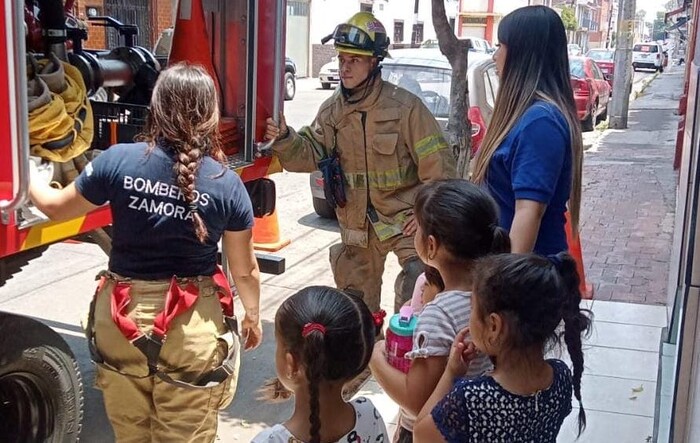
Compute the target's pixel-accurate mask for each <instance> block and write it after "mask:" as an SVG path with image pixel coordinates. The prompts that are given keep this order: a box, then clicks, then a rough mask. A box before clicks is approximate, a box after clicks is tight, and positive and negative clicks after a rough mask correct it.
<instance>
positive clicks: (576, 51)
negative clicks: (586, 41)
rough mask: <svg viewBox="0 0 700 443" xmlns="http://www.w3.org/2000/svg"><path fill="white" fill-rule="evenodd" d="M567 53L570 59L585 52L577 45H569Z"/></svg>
mask: <svg viewBox="0 0 700 443" xmlns="http://www.w3.org/2000/svg"><path fill="white" fill-rule="evenodd" d="M566 48H567V51H568V52H569V57H578V56H580V55H581V54H582V53H583V50H582V49H581V47H580V46H579V45H577V44H576V43H569V44H568V45H566Z"/></svg>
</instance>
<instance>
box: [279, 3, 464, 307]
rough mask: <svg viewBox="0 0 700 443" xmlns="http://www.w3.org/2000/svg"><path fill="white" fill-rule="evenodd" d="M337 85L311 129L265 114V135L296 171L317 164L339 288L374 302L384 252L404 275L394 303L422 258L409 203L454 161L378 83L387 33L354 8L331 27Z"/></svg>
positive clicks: (437, 131) (418, 105)
mask: <svg viewBox="0 0 700 443" xmlns="http://www.w3.org/2000/svg"><path fill="white" fill-rule="evenodd" d="M331 39H332V40H334V44H335V48H336V50H337V51H338V63H339V73H340V79H341V85H340V87H339V88H338V89H337V90H336V91H335V93H334V94H333V95H332V96H331V97H330V98H328V99H327V100H326V101H325V102H324V103H323V104H322V105H321V108H320V109H319V111H318V114H317V116H316V119H315V120H314V121H313V122H312V123H311V125H309V126H304V127H302V128H301V129H299V130H298V131H295V130H294V129H293V128H290V127H288V126H287V125H286V123H285V119H284V116H283V115H281V116H280V117H279V122H275V121H273V119H268V121H267V131H266V138H267V139H268V140H273V139H274V140H275V142H274V143H273V145H272V149H273V151H274V152H275V153H276V154H277V155H278V157H279V159H280V161H281V163H282V166H283V167H284V168H285V169H287V170H288V171H293V172H312V171H315V170H317V169H320V170H321V171H322V172H323V175H324V184H325V188H324V191H325V195H326V199H327V200H328V201H329V202H330V203H332V204H334V205H335V211H336V214H337V216H338V221H339V222H340V235H341V243H339V244H335V245H333V246H331V248H330V262H331V269H332V270H333V276H334V278H335V282H336V284H337V286H338V288H339V289H341V290H346V291H348V292H354V293H356V294H358V295H360V296H361V297H362V298H363V299H364V301H365V303H367V305H368V306H369V308H370V309H371V310H372V311H375V312H376V311H378V310H379V306H380V297H381V285H382V274H383V273H384V263H385V260H386V256H387V254H388V253H389V252H394V253H395V254H396V256H397V257H398V259H399V263H400V265H401V267H402V271H401V273H400V274H399V276H398V278H397V280H396V285H395V291H396V298H395V304H394V307H395V309H397V310H398V308H399V307H400V306H401V305H402V304H403V303H404V302H405V301H406V300H408V299H409V298H410V297H411V294H412V292H413V286H414V284H415V281H416V278H417V277H418V275H420V273H421V272H423V267H424V265H423V263H422V262H421V260H420V259H419V258H418V255H417V254H416V250H415V246H414V243H413V241H414V240H413V239H414V235H415V232H416V224H415V221H414V217H413V204H414V199H415V196H416V193H417V191H418V189H419V187H420V185H421V183H423V182H426V181H430V180H436V179H441V178H449V177H453V176H454V175H455V159H454V157H453V154H452V152H451V149H449V147H448V145H447V143H446V142H445V140H444V138H443V136H442V131H441V128H440V126H439V125H438V123H437V121H436V120H435V118H434V117H433V115H432V114H431V113H430V111H428V109H427V108H426V107H425V105H424V104H423V102H422V101H421V100H420V98H418V97H416V96H415V95H413V94H411V93H410V92H408V91H406V90H404V89H401V88H399V87H397V86H395V85H394V84H392V83H389V82H386V81H384V80H382V77H381V65H380V62H381V61H382V59H384V57H386V56H387V55H388V48H389V38H388V37H387V33H386V29H385V28H384V26H383V25H382V23H381V22H380V21H379V20H377V19H376V18H375V17H374V15H372V14H371V13H369V12H360V13H357V14H355V15H354V16H352V18H350V20H348V21H347V22H346V23H342V24H340V25H338V26H337V27H336V28H335V31H334V32H333V34H330V35H329V36H328V37H326V38H324V39H323V41H322V42H323V43H325V42H327V41H329V40H331Z"/></svg>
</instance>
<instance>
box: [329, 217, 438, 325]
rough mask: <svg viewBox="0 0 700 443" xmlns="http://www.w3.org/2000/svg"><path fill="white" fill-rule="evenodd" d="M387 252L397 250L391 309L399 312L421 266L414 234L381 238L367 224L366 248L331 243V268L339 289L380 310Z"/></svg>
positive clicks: (374, 309) (371, 308)
mask: <svg viewBox="0 0 700 443" xmlns="http://www.w3.org/2000/svg"><path fill="white" fill-rule="evenodd" d="M389 252H393V253H394V254H396V256H397V257H398V259H399V265H401V272H400V273H399V275H398V276H397V278H396V282H395V285H394V293H395V298H394V312H398V310H399V309H400V308H401V306H402V305H403V304H404V303H405V302H406V301H407V300H410V299H411V295H413V287H414V286H415V284H416V279H417V278H418V276H419V275H420V274H421V273H422V272H423V270H424V264H423V262H422V261H421V259H420V258H418V254H417V253H416V249H415V246H414V245H413V236H410V237H406V236H404V235H397V236H395V237H392V238H390V239H388V240H385V241H380V240H379V239H378V238H377V235H376V234H375V233H374V229H372V228H371V227H370V228H369V239H368V244H367V247H366V248H362V247H359V246H348V245H346V244H344V243H339V244H335V245H333V246H331V247H330V262H331V269H332V270H333V277H334V279H335V284H336V286H337V287H338V289H340V290H343V291H348V292H352V293H355V294H357V295H359V296H361V297H362V299H363V300H364V301H365V303H366V304H367V306H368V307H369V309H370V310H371V311H372V312H377V311H379V309H380V305H381V296H382V275H383V274H384V264H385V262H386V256H387V254H389Z"/></svg>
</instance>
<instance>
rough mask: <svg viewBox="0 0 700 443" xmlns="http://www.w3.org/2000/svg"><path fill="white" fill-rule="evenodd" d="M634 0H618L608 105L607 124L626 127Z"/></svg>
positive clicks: (613, 126) (630, 82) (613, 127)
mask: <svg viewBox="0 0 700 443" xmlns="http://www.w3.org/2000/svg"><path fill="white" fill-rule="evenodd" d="M636 9H637V2H636V0H620V4H619V5H618V15H617V39H616V49H615V78H614V79H613V95H612V102H611V106H610V121H609V126H610V128H612V129H626V128H627V115H628V113H629V104H630V93H631V92H632V76H633V71H632V47H633V45H634V18H635V12H636Z"/></svg>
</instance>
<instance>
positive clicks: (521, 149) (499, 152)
mask: <svg viewBox="0 0 700 443" xmlns="http://www.w3.org/2000/svg"><path fill="white" fill-rule="evenodd" d="M571 168H572V167H571V135H570V134H569V125H568V123H567V122H566V119H565V118H564V114H562V112H561V111H560V110H559V108H557V107H556V106H555V105H553V104H551V103H546V102H542V101H536V102H535V103H533V105H532V106H530V107H529V108H528V109H527V110H526V111H525V113H524V114H523V115H522V117H520V119H519V120H518V121H517V122H516V123H515V125H514V126H513V129H511V131H510V132H509V133H508V135H507V136H506V138H505V139H504V140H503V142H501V144H500V146H499V147H498V148H497V149H496V151H495V152H494V154H493V157H492V158H491V162H490V163H489V168H488V171H487V175H486V185H487V187H488V189H489V191H490V192H491V195H492V196H493V198H494V199H495V200H496V202H497V203H498V206H499V209H500V225H501V227H502V228H503V229H505V230H507V231H510V228H511V225H512V224H513V217H514V216H515V201H516V200H534V201H536V202H539V203H544V204H545V205H547V208H546V210H545V212H544V215H543V217H542V222H541V224H540V230H539V233H538V235H537V242H536V243H535V248H534V252H536V253H538V254H541V255H549V254H556V253H558V252H561V251H565V250H567V249H568V247H567V243H566V232H565V231H564V224H565V216H564V214H565V212H566V202H567V201H568V200H569V194H570V192H571Z"/></svg>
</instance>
